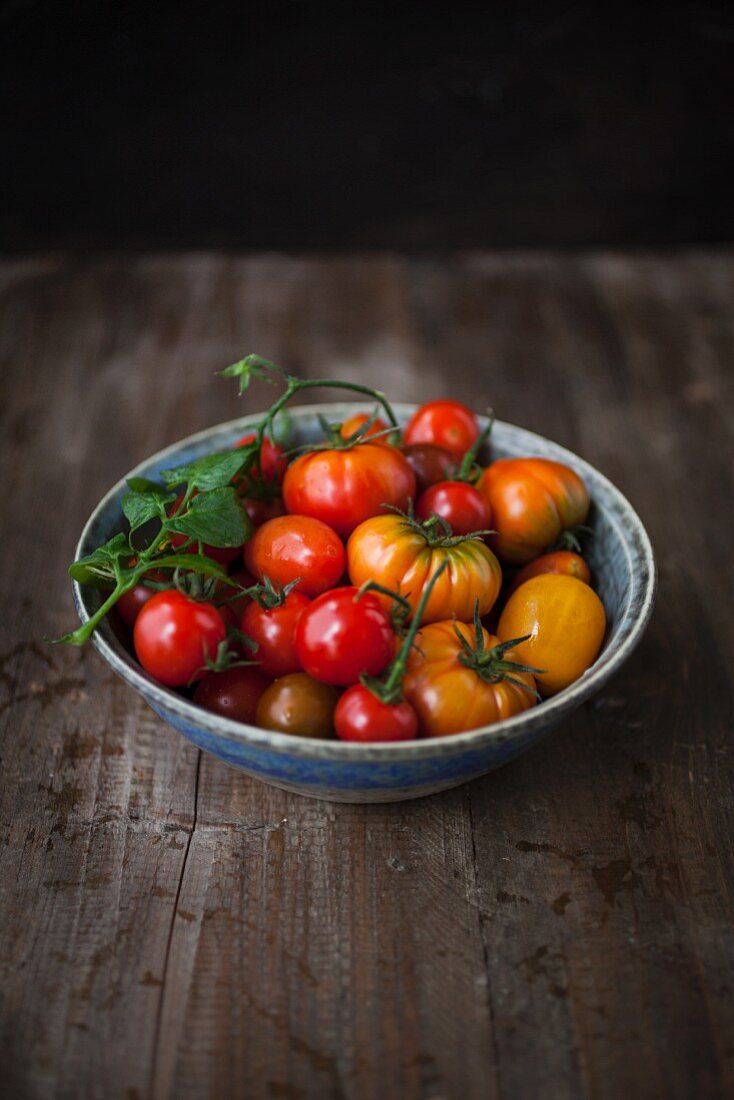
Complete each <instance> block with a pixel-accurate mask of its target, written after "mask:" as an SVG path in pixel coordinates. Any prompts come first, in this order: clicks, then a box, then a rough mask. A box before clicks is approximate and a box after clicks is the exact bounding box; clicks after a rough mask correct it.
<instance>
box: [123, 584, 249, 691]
mask: <svg viewBox="0 0 734 1100" xmlns="http://www.w3.org/2000/svg"><path fill="white" fill-rule="evenodd" d="M226 636H227V630H226V627H225V625H224V620H223V619H222V616H221V615H220V614H219V612H218V611H217V609H216V607H214V606H213V605H212V604H208V603H196V602H195V601H194V600H190V599H189V598H188V596H184V595H183V594H182V593H181V592H179V591H178V589H176V588H170V589H167V590H166V591H164V592H157V593H156V595H155V596H153V598H152V599H150V600H148V602H147V603H146V605H145V607H143V609H142V610H141V612H140V614H139V615H138V617H137V619H136V621H135V629H134V631H133V641H134V644H135V653H136V655H137V658H138V660H139V661H140V663H141V665H142V666H143V668H144V669H145V671H146V672H148V673H149V674H150V675H151V676H152V677H154V679H156V680H158V682H159V683H161V684H166V685H167V686H168V687H184V686H185V685H186V684H188V683H190V681H191V680H193V679H194V678H195V677H196V675H197V673H205V672H206V661H207V658H209V659H210V660H214V658H215V657H216V655H217V648H218V646H219V643H220V642H223V641H224V640H225V638H226Z"/></svg>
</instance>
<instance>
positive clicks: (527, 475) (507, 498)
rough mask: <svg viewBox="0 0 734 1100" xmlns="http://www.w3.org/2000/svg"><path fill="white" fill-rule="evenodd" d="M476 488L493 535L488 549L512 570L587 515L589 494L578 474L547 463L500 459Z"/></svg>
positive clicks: (489, 467) (525, 459)
mask: <svg viewBox="0 0 734 1100" xmlns="http://www.w3.org/2000/svg"><path fill="white" fill-rule="evenodd" d="M477 488H478V489H479V491H480V492H481V493H482V494H483V495H484V496H485V497H486V498H487V501H488V503H489V506H490V508H491V510H492V526H493V528H494V529H495V531H496V532H497V533H496V534H494V535H492V536H491V537H490V544H491V546H492V548H493V550H494V551H495V553H496V554H497V555H498V557H499V558H501V559H502V561H506V562H509V563H512V564H513V565H524V564H525V563H526V562H529V561H531V560H532V559H533V558H535V557H537V556H538V555H539V554H542V553H543V552H544V551H545V550H547V549H548V547H549V546H551V545H552V544H553V543H554V542H556V540H557V539H558V537H559V535H560V534H561V532H562V531H565V530H567V529H568V528H571V527H577V526H578V525H579V524H580V523H583V522H584V520H585V519H586V516H587V514H588V511H589V494H588V492H587V489H586V486H585V485H584V483H583V481H582V480H581V478H580V477H579V476H578V474H577V473H575V472H574V471H573V470H571V469H570V468H569V467H568V466H564V465H563V464H562V463H561V462H552V461H551V460H550V459H547V458H502V459H499V461H497V462H493V463H492V464H491V465H490V466H488V467H487V468H486V470H485V471H484V473H483V474H482V476H481V478H480V480H479V483H478V485H477Z"/></svg>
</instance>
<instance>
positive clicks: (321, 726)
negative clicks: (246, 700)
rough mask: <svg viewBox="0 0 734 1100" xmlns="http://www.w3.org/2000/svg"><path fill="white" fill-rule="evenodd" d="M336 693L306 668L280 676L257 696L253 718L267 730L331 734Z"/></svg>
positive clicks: (314, 735)
mask: <svg viewBox="0 0 734 1100" xmlns="http://www.w3.org/2000/svg"><path fill="white" fill-rule="evenodd" d="M338 698H339V693H338V692H337V691H336V689H335V688H333V687H330V686H329V684H322V683H319V681H318V680H312V679H311V677H310V676H307V675H306V673H305V672H291V673H289V675H288V676H281V678H280V679H279V680H276V681H275V683H274V684H271V685H270V687H269V688H266V689H265V691H264V692H263V694H262V695H261V696H260V702H259V703H258V705H257V715H256V722H257V724H258V726H262V727H263V729H266V730H279V731H280V732H281V733H294V734H298V735H300V736H303V737H324V738H326V737H333V736H334V708H335V707H336V703H337V700H338Z"/></svg>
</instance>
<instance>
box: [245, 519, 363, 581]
mask: <svg viewBox="0 0 734 1100" xmlns="http://www.w3.org/2000/svg"><path fill="white" fill-rule="evenodd" d="M245 563H246V565H247V568H248V569H249V570H250V572H251V573H254V575H255V576H256V577H257V578H258V580H263V578H264V577H270V580H271V581H272V582H273V583H274V584H280V585H282V586H283V588H285V586H286V585H287V584H290V582H291V581H295V580H297V579H298V578H299V577H300V578H301V583H300V584H299V586H298V591H299V593H300V594H301V595H302V596H318V595H319V593H321V592H325V591H326V590H327V588H333V587H334V585H335V584H336V583H337V582H338V581H339V580H341V577H342V575H343V573H344V567H345V564H346V557H345V554H344V546H343V545H342V542H341V539H340V538H339V536H338V535H337V534H336V533H335V532H334V531H333V530H332V529H331V527H327V525H326V524H325V523H322V522H321V520H318V519H312V518H311V517H310V516H278V517H276V518H275V519H269V520H268V521H267V523H264V524H263V525H262V527H259V528H258V529H257V531H255V533H254V535H253V536H252V538H251V539H250V541H249V542H248V543H247V544H246V545H245Z"/></svg>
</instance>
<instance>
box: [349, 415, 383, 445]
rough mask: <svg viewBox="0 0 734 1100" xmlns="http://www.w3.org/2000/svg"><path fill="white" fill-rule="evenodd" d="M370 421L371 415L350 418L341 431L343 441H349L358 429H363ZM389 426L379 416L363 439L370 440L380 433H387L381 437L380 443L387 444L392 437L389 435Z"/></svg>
mask: <svg viewBox="0 0 734 1100" xmlns="http://www.w3.org/2000/svg"><path fill="white" fill-rule="evenodd" d="M369 419H370V416H369V413H355V414H354V416H349V417H347V419H346V420H345V421H344V423H343V424H342V426H341V428H340V429H339V434H340V436H341V437H342V439H349V438H350V437H351V436H353V435H354V433H355V432H356V431H357V429H358V428H361V427H362V425H363V424H366V423H367V421H368V420H369ZM388 427H389V425H388V424H386V423H385V421H384V420H380V418H379V416H378V417H377V418H376V419H375V420H374V421H373V423H372V425H371V426H370V427H369V428H368V429H367V431H366V432H365V433H364V434H363V435H362V436H361V438H362V439H369V438H370V437H371V436H373V435H377V433H378V432H385V433H386V434H385V435H381V436H380V439H379V442H382V443H387V441H388V439H389V438H390V436H389V435H388V434H387V428H388Z"/></svg>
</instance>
